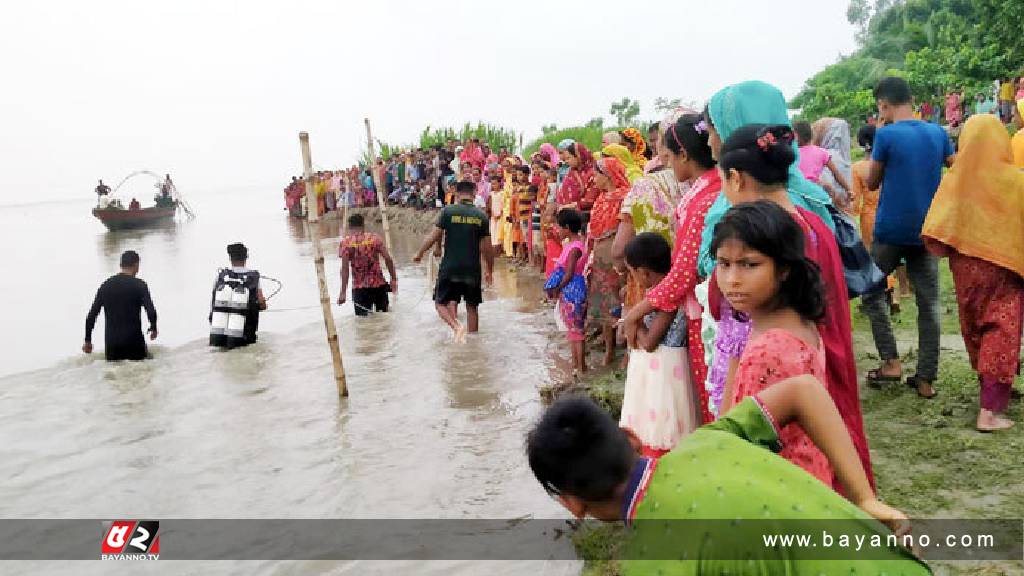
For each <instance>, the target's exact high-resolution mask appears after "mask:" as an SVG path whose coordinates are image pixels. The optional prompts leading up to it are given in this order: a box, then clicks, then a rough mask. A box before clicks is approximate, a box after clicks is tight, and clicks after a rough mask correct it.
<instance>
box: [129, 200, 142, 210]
mask: <svg viewBox="0 0 1024 576" xmlns="http://www.w3.org/2000/svg"><path fill="white" fill-rule="evenodd" d="M128 209H129V210H142V204H139V201H138V200H136V199H135V198H132V201H131V202H130V203H129V204H128Z"/></svg>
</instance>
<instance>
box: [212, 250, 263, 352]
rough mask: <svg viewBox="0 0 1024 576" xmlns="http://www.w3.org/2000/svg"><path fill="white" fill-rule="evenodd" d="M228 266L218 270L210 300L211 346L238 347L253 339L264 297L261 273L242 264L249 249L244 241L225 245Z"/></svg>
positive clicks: (251, 341) (254, 338) (252, 341)
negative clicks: (229, 261)
mask: <svg viewBox="0 0 1024 576" xmlns="http://www.w3.org/2000/svg"><path fill="white" fill-rule="evenodd" d="M228 257H229V258H230V259H231V267H230V268H222V269H221V270H220V271H219V272H217V279H216V281H215V282H214V285H213V296H212V298H211V302H210V317H209V320H210V346H217V347H219V348H228V349H231V348H238V347H240V346H248V345H249V344H252V343H254V342H256V330H257V329H258V328H259V323H260V311H261V310H266V309H267V299H266V298H264V296H263V290H262V289H260V273H259V271H257V270H250V269H249V268H247V267H246V266H245V263H246V260H248V258H249V250H248V249H247V248H246V247H245V245H244V244H241V243H236V244H230V245H228Z"/></svg>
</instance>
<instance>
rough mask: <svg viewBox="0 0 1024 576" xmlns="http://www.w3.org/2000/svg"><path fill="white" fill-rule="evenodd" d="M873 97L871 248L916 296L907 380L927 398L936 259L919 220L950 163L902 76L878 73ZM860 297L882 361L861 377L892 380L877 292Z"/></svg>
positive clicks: (935, 360)
mask: <svg viewBox="0 0 1024 576" xmlns="http://www.w3.org/2000/svg"><path fill="white" fill-rule="evenodd" d="M875 101H876V103H877V104H878V112H879V115H880V116H881V117H882V118H883V119H884V120H885V121H886V123H887V125H886V126H885V127H883V128H880V129H878V131H877V132H876V134H875V142H874V147H873V149H872V152H871V165H870V167H869V169H868V177H867V182H866V184H867V186H868V189H869V190H874V189H876V188H877V187H878V186H881V194H880V197H879V202H878V212H877V216H876V220H875V239H874V244H873V245H872V248H871V253H872V256H873V257H874V259H875V262H876V263H877V264H878V267H879V268H881V269H882V272H883V273H885V274H886V275H889V274H891V273H892V272H893V270H895V269H896V267H897V266H899V264H900V261H901V260H905V261H906V263H907V275H908V276H909V277H910V282H911V284H913V286H914V296H915V299H916V301H917V309H918V327H917V329H918V349H919V351H920V353H919V355H918V358H917V373H916V374H915V375H914V376H912V377H910V378H909V379H907V385H908V386H911V387H913V388H916V389H917V393H918V394H919V395H920V396H921V397H923V398H932V397H934V396H935V394H936V392H935V389H934V388H933V387H932V383H933V382H935V378H936V375H937V373H938V367H939V330H940V327H939V259H938V257H936V256H933V255H932V254H929V253H928V251H927V250H926V249H925V247H924V243H923V242H922V241H921V225H922V224H923V223H924V219H925V216H926V215H927V214H928V208H929V207H930V206H931V202H932V197H934V196H935V191H936V190H937V189H938V187H939V182H940V181H941V180H942V166H943V164H945V165H946V166H952V165H953V159H954V153H953V144H952V142H950V140H949V136H948V135H946V132H945V131H944V130H943V129H942V128H940V127H939V126H937V125H935V124H930V123H928V122H922V121H920V120H915V119H914V107H913V98H912V96H911V94H910V86H909V85H908V84H907V82H906V81H905V80H903V79H902V78H897V77H888V78H883V79H882V80H881V81H880V82H879V83H878V86H877V87H876V88H875ZM863 301H864V311H865V312H866V313H867V315H868V318H870V320H871V333H872V335H873V336H874V339H875V346H876V347H877V348H878V354H879V356H880V357H881V359H882V366H881V367H879V368H878V369H876V370H872V371H870V372H869V373H868V382H869V384H874V385H878V384H879V383H881V382H898V381H899V380H900V379H901V378H902V365H901V364H900V356H899V352H898V351H897V349H896V339H895V338H894V337H893V334H892V325H891V324H890V322H889V315H888V312H887V306H886V305H885V294H884V292H880V293H876V294H870V295H865V296H864V298H863Z"/></svg>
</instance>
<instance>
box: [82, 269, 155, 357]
mask: <svg viewBox="0 0 1024 576" xmlns="http://www.w3.org/2000/svg"><path fill="white" fill-rule="evenodd" d="M139 262H140V259H139V254H138V253H137V252H135V251H134V250H128V251H126V252H125V253H124V254H121V272H120V273H119V274H115V275H113V276H111V277H110V278H108V279H107V280H106V281H104V282H103V284H101V285H100V288H99V290H97V291H96V298H94V299H93V302H92V307H91V308H90V309H89V314H88V316H86V318H85V343H84V344H82V352H85V353H86V354H91V353H92V350H93V346H92V329H93V328H94V327H95V326H96V318H97V317H99V314H100V310H101V309H102V310H103V314H104V322H105V326H104V342H105V352H106V357H107V360H110V361H114V360H145V359H146V357H147V354H148V350H147V349H146V338H145V337H144V336H143V334H142V320H141V319H140V317H139V311H140V309H143V308H144V309H145V310H146V317H147V318H148V319H149V339H150V340H155V339H156V336H157V331H156V308H155V307H154V306H153V299H152V298H150V296H149V287H148V286H146V283H145V282H143V281H142V280H139V279H138V278H136V276H137V275H138V273H139Z"/></svg>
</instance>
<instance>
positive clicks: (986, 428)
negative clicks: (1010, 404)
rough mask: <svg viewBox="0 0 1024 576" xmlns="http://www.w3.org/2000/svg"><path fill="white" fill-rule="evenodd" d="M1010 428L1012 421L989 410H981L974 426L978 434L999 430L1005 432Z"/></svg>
mask: <svg viewBox="0 0 1024 576" xmlns="http://www.w3.org/2000/svg"><path fill="white" fill-rule="evenodd" d="M1012 427H1013V420H1010V419H1009V418H1004V417H1003V416H1001V415H999V414H996V413H995V412H993V411H991V410H985V409H984V408H983V409H982V410H981V411H980V412H978V421H977V423H976V424H975V428H977V429H978V432H997V431H999V430H1007V429H1009V428H1012Z"/></svg>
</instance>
